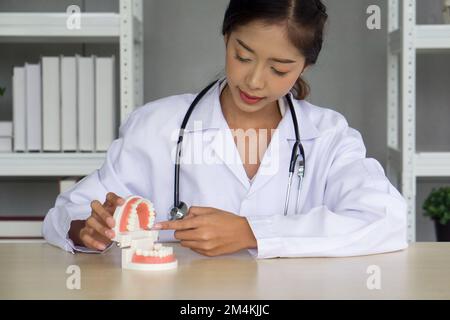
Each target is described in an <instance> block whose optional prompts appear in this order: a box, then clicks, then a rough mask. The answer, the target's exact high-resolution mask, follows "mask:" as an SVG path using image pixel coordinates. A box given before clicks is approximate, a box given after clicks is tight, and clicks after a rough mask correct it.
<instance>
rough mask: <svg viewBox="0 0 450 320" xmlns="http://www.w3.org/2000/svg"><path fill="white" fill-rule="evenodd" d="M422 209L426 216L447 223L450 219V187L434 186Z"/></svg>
mask: <svg viewBox="0 0 450 320" xmlns="http://www.w3.org/2000/svg"><path fill="white" fill-rule="evenodd" d="M422 209H423V210H425V212H424V215H425V216H427V217H430V218H432V219H434V220H436V221H439V223H440V224H444V225H445V224H447V223H448V222H449V221H450V187H441V188H439V189H437V190H436V188H433V190H432V191H431V193H430V195H429V196H428V198H427V199H426V200H425V202H424V203H423V207H422Z"/></svg>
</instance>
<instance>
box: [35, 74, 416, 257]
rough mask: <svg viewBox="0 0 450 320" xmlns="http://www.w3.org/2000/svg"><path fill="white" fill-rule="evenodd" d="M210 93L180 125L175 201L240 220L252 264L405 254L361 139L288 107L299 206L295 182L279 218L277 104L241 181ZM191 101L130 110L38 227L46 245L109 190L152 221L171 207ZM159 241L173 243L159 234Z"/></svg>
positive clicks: (287, 133)
mask: <svg viewBox="0 0 450 320" xmlns="http://www.w3.org/2000/svg"><path fill="white" fill-rule="evenodd" d="M225 84H226V82H223V83H222V85H218V84H216V85H215V86H214V87H213V88H212V89H211V90H210V91H209V93H207V94H206V95H205V97H204V98H203V99H202V100H201V101H200V102H199V103H198V105H197V106H196V108H195V109H194V112H193V113H192V116H191V118H190V120H189V122H188V124H187V127H186V130H185V136H184V142H183V158H182V159H183V160H182V165H181V171H180V200H182V201H184V202H186V203H187V205H188V206H205V207H214V208H218V209H222V210H226V211H229V212H232V213H235V214H237V215H240V216H244V217H246V218H247V219H248V222H249V224H250V226H251V228H252V231H253V233H254V235H255V237H256V239H257V245H258V247H257V249H256V250H253V249H252V250H249V252H250V253H251V254H252V255H254V256H255V257H257V258H271V257H313V256H320V257H325V256H328V257H331V256H355V255H366V254H375V253H382V252H390V251H396V250H400V249H404V248H406V247H407V241H406V212H407V208H406V203H405V200H404V198H403V197H402V196H401V195H400V193H399V192H398V191H397V190H396V189H395V188H394V187H393V186H392V185H391V183H390V182H389V181H388V179H387V178H386V176H385V174H384V171H383V168H382V167H381V165H380V164H379V162H377V161H376V160H375V159H372V158H366V149H365V146H364V143H363V140H362V138H361V135H360V133H359V132H358V131H356V130H355V129H352V128H350V127H349V126H348V123H347V121H346V120H345V118H344V117H343V116H342V115H341V114H339V113H337V112H335V111H333V110H330V109H326V108H322V107H318V106H314V105H312V104H310V103H308V102H307V101H305V100H296V99H293V102H294V107H295V110H296V113H297V118H298V123H299V128H300V135H301V140H302V143H303V146H304V149H305V153H306V172H305V179H304V181H303V186H302V192H301V193H300V198H299V208H298V212H294V211H295V203H296V200H297V196H298V192H297V191H298V187H297V186H298V184H297V182H298V179H297V178H296V176H295V178H294V182H293V186H292V192H291V198H290V199H291V200H290V205H289V212H288V215H287V216H284V215H283V210H284V203H285V201H284V200H285V195H286V188H287V183H288V171H289V161H290V156H291V151H292V146H293V144H294V142H295V132H294V129H293V124H292V115H291V112H290V111H289V108H286V104H287V103H286V101H285V98H281V99H280V100H279V101H278V102H279V106H280V110H281V111H282V114H283V118H282V120H281V122H280V123H279V126H278V128H277V129H276V131H275V133H274V135H273V136H272V140H271V143H270V145H269V147H268V149H267V151H266V153H265V154H264V157H263V159H262V162H261V165H260V168H259V170H258V172H257V174H256V176H255V179H254V181H253V182H251V181H249V179H248V177H247V175H246V172H245V170H244V167H243V165H242V162H241V159H240V157H239V153H238V150H237V147H236V145H235V142H234V140H233V137H232V135H231V133H230V131H229V129H228V125H227V122H226V121H225V118H224V117H223V113H222V111H221V106H220V99H219V97H220V92H221V90H223V87H224V85H225ZM195 96H196V94H182V95H176V96H170V97H167V98H163V99H159V100H156V101H154V102H151V103H148V104H146V105H144V106H142V107H140V108H137V109H136V110H135V111H133V112H132V113H131V114H130V115H129V117H128V118H127V119H126V121H125V122H124V123H123V124H122V126H121V127H120V131H119V138H118V139H117V140H115V141H114V142H113V143H112V144H111V146H110V148H109V150H108V152H107V154H106V160H105V162H104V164H103V165H102V167H101V168H100V169H98V170H96V171H94V172H92V173H91V174H90V175H89V176H86V177H85V178H84V179H82V180H81V181H79V182H78V183H77V184H76V185H75V186H74V187H72V188H71V189H69V190H67V191H66V192H64V193H61V194H60V195H59V196H58V197H57V199H56V203H55V207H54V208H52V209H50V211H49V212H48V214H47V216H46V218H45V220H44V224H43V234H44V237H45V239H46V240H47V241H48V242H49V243H51V244H53V245H56V246H59V247H61V248H63V249H65V250H68V251H71V252H74V251H84V252H89V251H90V250H86V248H80V247H76V246H74V245H73V242H72V241H71V240H70V239H68V236H67V233H68V230H69V227H70V222H71V221H72V220H84V219H87V218H88V217H89V215H90V213H91V209H90V203H91V201H93V200H99V201H100V202H103V201H104V200H105V197H106V194H107V193H108V192H110V191H112V192H114V193H116V194H118V195H119V196H122V197H128V196H130V195H139V196H142V197H145V198H147V199H149V200H151V201H152V202H153V203H154V205H155V210H156V213H157V219H156V220H157V221H163V220H167V213H168V212H169V210H170V208H171V207H172V204H173V184H174V159H175V156H174V155H175V146H176V141H177V137H178V132H179V127H180V124H181V122H182V120H183V117H184V116H185V113H186V111H187V109H188V107H189V105H190V104H191V102H192V101H193V100H194V98H195ZM160 239H161V241H165V240H169V241H170V240H174V237H173V231H161V232H160Z"/></svg>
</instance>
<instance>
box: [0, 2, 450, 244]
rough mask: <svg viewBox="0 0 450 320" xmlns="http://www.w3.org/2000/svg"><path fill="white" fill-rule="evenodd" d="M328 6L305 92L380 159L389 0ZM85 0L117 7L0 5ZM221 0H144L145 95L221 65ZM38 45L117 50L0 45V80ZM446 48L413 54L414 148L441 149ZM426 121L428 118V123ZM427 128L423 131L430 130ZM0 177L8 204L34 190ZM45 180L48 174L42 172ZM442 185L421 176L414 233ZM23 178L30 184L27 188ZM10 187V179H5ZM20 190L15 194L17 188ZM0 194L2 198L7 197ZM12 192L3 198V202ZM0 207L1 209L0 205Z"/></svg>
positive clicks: (44, 200) (2, 7) (427, 9)
mask: <svg viewBox="0 0 450 320" xmlns="http://www.w3.org/2000/svg"><path fill="white" fill-rule="evenodd" d="M324 2H325V3H326V5H327V6H328V10H329V15H330V19H329V24H328V26H327V31H326V38H325V44H324V48H323V51H322V53H321V56H320V58H319V61H318V64H317V65H316V66H314V67H313V68H311V69H310V70H309V71H308V72H307V74H306V78H307V80H308V81H309V83H310V85H311V88H312V93H311V96H310V98H309V100H310V101H311V102H312V103H314V104H317V105H320V106H324V107H329V108H332V109H334V110H337V111H338V112H341V113H342V114H343V115H344V116H345V117H346V118H347V120H348V122H349V123H350V125H351V126H352V127H354V128H355V129H357V130H359V131H360V132H361V134H362V135H363V138H364V141H365V143H366V147H367V154H368V156H369V157H374V158H376V159H378V160H379V161H380V162H381V163H382V164H383V165H385V156H386V146H385V145H386V6H387V1H386V0H382V1H369V0H362V1H361V0H343V1H332V0H324ZM440 2H441V1H440V0H433V1H431V0H428V1H425V0H418V7H419V10H418V12H419V15H418V22H419V23H440V22H441V21H442V20H441V18H440V13H439V9H440V8H439V6H440ZM68 3H70V4H74V3H75V4H76V3H80V5H84V6H85V8H86V10H90V11H99V10H113V11H117V2H116V1H107V0H103V1H98V0H96V1H94V0H86V1H81V0H80V1H73V0H72V1H56V0H53V1H43V0H41V1H31V0H21V1H16V0H15V1H12V0H9V1H6V0H0V11H16V10H17V11H33V10H41V9H42V8H45V9H46V10H49V11H63V10H64V9H65V8H66V6H67V4H68ZM227 4H228V0H215V1H209V0H189V1H183V0H145V1H144V16H145V90H144V91H145V100H146V101H151V100H154V99H157V98H161V97H164V96H168V95H173V94H180V93H184V92H196V91H198V90H200V89H201V88H202V87H203V86H204V85H205V84H206V83H208V82H209V81H210V80H212V79H213V78H214V77H215V76H216V75H217V74H218V73H219V72H220V71H222V69H223V67H224V44H223V40H222V37H221V34H220V29H221V22H222V19H223V14H224V10H225V8H226V6H227ZM371 4H378V5H379V6H380V7H381V9H382V29H381V30H373V31H371V30H368V29H367V28H366V18H367V15H366V8H367V7H368V6H369V5H371ZM43 50H48V51H46V52H53V50H64V51H68V52H73V53H75V52H78V51H81V52H83V50H84V52H98V51H101V52H111V53H114V52H116V49H115V48H114V47H108V48H103V47H101V46H100V47H99V46H81V45H80V46H77V45H75V46H73V45H64V46H62V47H61V48H60V47H52V46H46V45H13V46H5V45H4V44H0V59H2V63H1V64H0V81H1V83H3V82H4V81H8V79H9V77H10V73H8V72H9V71H8V67H7V66H8V64H11V63H22V62H23V61H25V60H26V59H31V57H33V56H34V57H36V58H37V57H38V56H39V54H40V53H42V51H43ZM449 59H450V56H449V55H448V54H439V55H420V56H418V59H417V70H418V73H417V90H418V92H417V109H418V110H417V125H418V131H417V147H418V150H449V149H450V139H448V137H449V136H450V135H449V129H448V126H447V125H446V123H447V121H448V119H449V117H450V111H449V101H450V99H449V93H448V90H445V89H447V88H448V84H449V78H450V72H449V71H450V63H449V61H450V60H449ZM4 100H5V101H3V102H1V103H0V119H9V118H10V115H11V113H10V104H9V102H8V98H6V99H4ZM430 124H432V125H430ZM430 127H431V128H433V129H431V128H430ZM28 181H29V183H28V184H27V183H26V181H23V182H20V183H21V184H20V186H18V185H17V184H16V185H15V186H16V189H14V188H12V187H11V182H3V183H0V194H2V195H4V194H8V196H3V197H2V198H0V199H1V200H2V204H5V201H6V204H5V205H6V207H7V208H8V210H9V211H10V212H19V211H20V213H23V211H24V208H19V207H18V206H17V205H15V201H13V200H12V199H17V198H18V196H19V195H20V198H23V197H26V196H25V194H26V193H29V192H34V190H36V188H37V185H38V184H39V183H40V182H37V181H30V180H28ZM48 181H49V180H47V182H42V188H43V190H48V191H47V192H46V194H44V195H43V196H42V197H40V199H36V200H35V201H32V202H30V204H29V206H30V207H29V208H30V209H29V210H32V209H34V210H36V209H39V211H41V209H42V211H41V212H39V213H40V214H43V213H45V211H46V208H48V207H51V206H52V205H53V202H54V197H56V194H57V188H56V183H53V185H52V184H51V183H50V182H48ZM50 181H51V180H50ZM445 183H446V184H448V183H449V182H448V180H444V179H428V180H421V182H420V183H419V187H418V190H417V191H418V195H417V208H418V232H419V233H418V239H419V240H434V231H433V229H432V225H431V223H430V222H429V220H427V219H425V218H422V216H421V210H420V207H421V203H422V202H423V200H424V198H425V196H426V195H427V194H428V192H429V191H430V190H431V188H432V187H434V186H439V185H441V184H445ZM27 185H28V186H27ZM13 186H14V185H13ZM17 190H20V192H22V193H19V191H17ZM5 199H6V200H5ZM10 199H11V200H10ZM0 214H1V213H0Z"/></svg>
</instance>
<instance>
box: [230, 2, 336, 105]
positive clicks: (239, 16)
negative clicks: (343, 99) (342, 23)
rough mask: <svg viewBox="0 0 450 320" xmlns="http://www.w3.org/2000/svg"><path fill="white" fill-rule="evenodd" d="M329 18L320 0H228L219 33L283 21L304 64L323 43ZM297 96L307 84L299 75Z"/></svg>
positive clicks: (310, 61) (313, 58) (303, 94)
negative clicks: (252, 24)
mask: <svg viewBox="0 0 450 320" xmlns="http://www.w3.org/2000/svg"><path fill="white" fill-rule="evenodd" d="M327 19H328V15H327V13H326V7H325V5H324V4H323V3H322V2H321V1H320V0H230V3H229V5H228V8H227V10H226V12H225V17H224V21H223V26H222V35H224V36H225V35H230V34H231V33H232V32H233V31H234V30H236V29H237V28H238V27H241V26H244V25H246V24H248V23H250V22H253V21H256V20H259V21H262V22H263V23H265V24H282V23H285V24H286V26H287V29H288V33H287V34H288V38H289V40H290V41H291V42H292V43H293V44H294V45H295V46H296V47H297V49H298V50H299V51H300V53H301V54H302V55H303V56H304V57H305V59H306V62H305V66H309V65H313V64H315V63H316V61H317V58H318V56H319V53H320V50H321V49H322V43H323V29H324V26H325V23H326V21H327ZM293 89H294V94H295V97H296V99H298V100H303V99H305V98H306V97H307V96H308V94H309V92H310V88H309V85H308V84H307V83H306V81H305V80H303V79H302V77H301V76H300V77H299V78H298V79H297V81H296V83H295V85H294V87H293Z"/></svg>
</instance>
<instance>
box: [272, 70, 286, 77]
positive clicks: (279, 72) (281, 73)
mask: <svg viewBox="0 0 450 320" xmlns="http://www.w3.org/2000/svg"><path fill="white" fill-rule="evenodd" d="M272 70H273V72H274V73H275V74H276V75H278V76H281V77H283V76H285V75H287V74H288V73H287V72H281V71H278V70H276V69H274V68H272Z"/></svg>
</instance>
